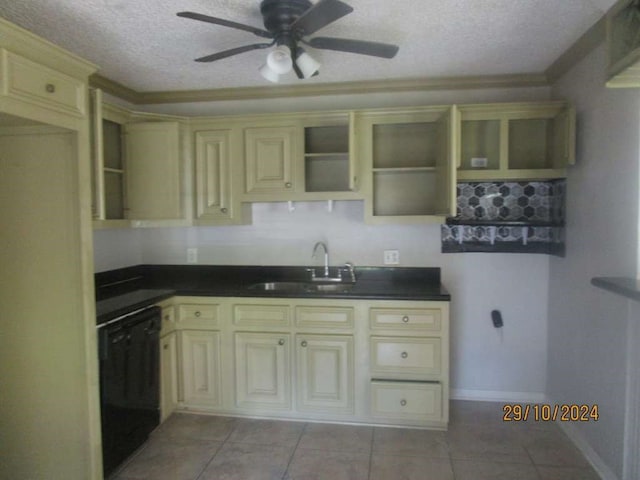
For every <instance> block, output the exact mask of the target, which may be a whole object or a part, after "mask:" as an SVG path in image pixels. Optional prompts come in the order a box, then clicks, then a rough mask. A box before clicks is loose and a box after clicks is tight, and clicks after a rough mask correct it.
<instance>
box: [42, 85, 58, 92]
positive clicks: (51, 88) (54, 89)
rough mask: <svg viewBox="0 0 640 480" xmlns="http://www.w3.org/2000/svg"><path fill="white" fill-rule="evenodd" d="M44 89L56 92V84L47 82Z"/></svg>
mask: <svg viewBox="0 0 640 480" xmlns="http://www.w3.org/2000/svg"><path fill="white" fill-rule="evenodd" d="M44 89H45V90H46V91H47V93H55V91H56V86H55V85H54V84H53V83H47V84H46V85H45V87H44Z"/></svg>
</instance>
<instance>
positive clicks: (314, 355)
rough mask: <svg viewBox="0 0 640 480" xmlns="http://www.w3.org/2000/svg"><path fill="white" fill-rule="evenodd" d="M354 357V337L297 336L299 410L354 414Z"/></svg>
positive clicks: (303, 334) (302, 334)
mask: <svg viewBox="0 0 640 480" xmlns="http://www.w3.org/2000/svg"><path fill="white" fill-rule="evenodd" d="M353 355H354V352H353V336H351V335H317V334H305V333H301V334H298V335H296V368H297V372H298V376H297V384H296V388H297V394H298V409H299V410H301V411H312V412H337V413H351V412H353V409H354V359H353Z"/></svg>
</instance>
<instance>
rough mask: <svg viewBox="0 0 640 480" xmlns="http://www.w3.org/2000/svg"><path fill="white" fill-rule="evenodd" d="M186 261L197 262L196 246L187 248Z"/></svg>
mask: <svg viewBox="0 0 640 480" xmlns="http://www.w3.org/2000/svg"><path fill="white" fill-rule="evenodd" d="M187 263H198V249H197V248H187Z"/></svg>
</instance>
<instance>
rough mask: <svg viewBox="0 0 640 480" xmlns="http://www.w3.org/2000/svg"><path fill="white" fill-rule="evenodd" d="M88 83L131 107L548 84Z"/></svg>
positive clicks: (442, 80)
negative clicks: (144, 86) (177, 86)
mask: <svg viewBox="0 0 640 480" xmlns="http://www.w3.org/2000/svg"><path fill="white" fill-rule="evenodd" d="M90 84H91V86H93V87H95V88H100V89H102V90H103V91H104V92H106V93H109V94H111V95H114V96H116V97H119V98H121V99H123V100H126V101H128V102H130V103H133V104H135V105H151V104H166V103H191V102H218V101H231V100H253V99H264V98H283V97H317V96H323V95H355V94H366V93H390V92H410V91H428V90H468V89H486V88H514V87H515V88H518V87H548V86H549V81H548V79H547V77H546V75H544V74H536V73H531V74H521V75H486V76H474V77H438V78H421V79H398V80H381V81H362V82H340V83H326V84H307V85H301V84H297V85H281V86H265V87H240V88H217V89H210V90H174V91H164V92H137V91H135V90H133V89H131V88H128V87H126V86H124V85H122V84H119V83H117V82H114V81H112V80H110V79H108V78H105V77H103V76H101V75H98V74H95V75H93V76H91V78H90Z"/></svg>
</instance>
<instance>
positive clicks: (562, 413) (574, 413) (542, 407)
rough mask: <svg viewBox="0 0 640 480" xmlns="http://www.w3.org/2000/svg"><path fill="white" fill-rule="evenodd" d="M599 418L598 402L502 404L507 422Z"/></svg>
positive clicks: (593, 420)
mask: <svg viewBox="0 0 640 480" xmlns="http://www.w3.org/2000/svg"><path fill="white" fill-rule="evenodd" d="M598 418H600V413H599V411H598V404H594V405H580V404H576V403H571V404H555V405H551V404H535V403H534V404H527V403H524V404H520V403H507V404H505V405H503V406H502V420H503V421H505V422H526V421H528V420H531V421H534V422H555V421H560V422H597V421H598Z"/></svg>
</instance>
